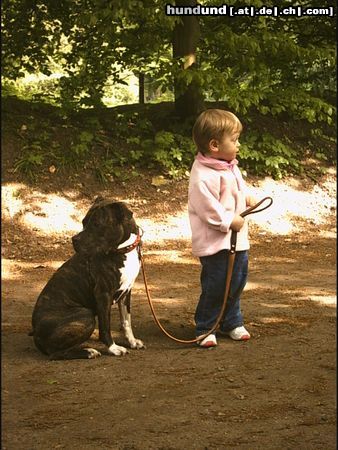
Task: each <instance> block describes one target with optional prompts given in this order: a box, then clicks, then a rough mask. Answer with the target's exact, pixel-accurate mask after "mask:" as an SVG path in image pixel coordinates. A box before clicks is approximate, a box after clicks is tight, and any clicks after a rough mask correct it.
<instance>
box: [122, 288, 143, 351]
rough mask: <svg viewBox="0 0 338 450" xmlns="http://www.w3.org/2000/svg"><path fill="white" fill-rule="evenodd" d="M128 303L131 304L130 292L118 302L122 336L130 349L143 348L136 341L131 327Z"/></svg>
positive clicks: (140, 342) (137, 340) (138, 341)
mask: <svg viewBox="0 0 338 450" xmlns="http://www.w3.org/2000/svg"><path fill="white" fill-rule="evenodd" d="M130 303H131V291H129V292H128V293H127V295H126V296H125V297H123V298H122V299H121V300H120V301H119V311H120V320H121V327H122V330H123V331H124V335H125V337H126V339H127V340H128V342H129V345H130V348H137V349H139V348H145V345H144V343H143V342H142V341H141V340H140V339H136V338H135V336H134V333H133V329H132V326H131V314H130Z"/></svg>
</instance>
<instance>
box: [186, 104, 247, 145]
mask: <svg viewBox="0 0 338 450" xmlns="http://www.w3.org/2000/svg"><path fill="white" fill-rule="evenodd" d="M242 128H243V127H242V124H241V122H240V120H239V119H238V117H236V116H235V114H233V113H232V112H230V111H224V110H223V109H207V110H205V111H203V112H202V113H201V114H200V115H199V116H198V117H197V119H196V122H195V124H194V127H193V129H192V137H193V140H194V142H195V144H196V147H197V149H198V151H199V152H201V153H203V154H205V153H207V152H208V146H209V142H210V141H211V140H212V139H216V140H221V139H222V138H223V136H224V135H227V134H234V133H240V132H241V131H242Z"/></svg>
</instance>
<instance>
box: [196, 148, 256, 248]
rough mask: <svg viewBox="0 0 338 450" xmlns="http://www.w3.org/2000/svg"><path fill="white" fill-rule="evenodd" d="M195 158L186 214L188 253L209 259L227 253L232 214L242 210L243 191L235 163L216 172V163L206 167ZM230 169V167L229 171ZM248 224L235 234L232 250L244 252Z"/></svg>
mask: <svg viewBox="0 0 338 450" xmlns="http://www.w3.org/2000/svg"><path fill="white" fill-rule="evenodd" d="M199 159H200V160H201V159H203V157H202V158H199V155H198V156H197V158H196V159H195V161H194V164H193V166H192V169H191V173H190V181H189V194H188V213H189V220H190V227H191V232H192V253H193V254H194V255H195V256H208V255H213V254H215V253H217V252H219V251H220V250H224V249H227V250H229V249H230V235H231V230H230V224H231V222H232V220H233V218H234V216H235V213H236V214H240V213H242V212H243V211H244V210H245V209H246V196H247V188H246V185H245V182H244V180H243V177H242V175H241V173H240V170H239V169H238V167H237V165H236V164H237V161H236V160H234V161H232V162H231V163H230V164H229V163H225V162H223V163H225V164H226V165H227V166H229V168H225V169H224V168H222V169H220V165H221V162H220V161H218V160H217V159H215V160H214V162H213V161H210V159H212V158H207V159H208V163H207V164H208V165H205V164H204V163H202V162H200V161H199ZM231 166H232V167H231ZM249 247H250V244H249V239H248V224H247V221H246V220H245V223H244V225H243V227H242V228H241V230H240V231H239V232H238V233H237V245H236V250H248V249H249Z"/></svg>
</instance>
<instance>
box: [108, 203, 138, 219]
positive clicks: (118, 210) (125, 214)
mask: <svg viewBox="0 0 338 450" xmlns="http://www.w3.org/2000/svg"><path fill="white" fill-rule="evenodd" d="M112 207H113V208H114V214H115V217H116V219H117V220H118V222H122V221H123V220H124V219H125V218H127V219H130V218H131V217H132V216H133V213H132V212H131V211H130V209H128V207H127V205H126V204H125V203H122V202H116V203H113V204H112Z"/></svg>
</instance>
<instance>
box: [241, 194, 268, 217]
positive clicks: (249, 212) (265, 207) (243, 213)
mask: <svg viewBox="0 0 338 450" xmlns="http://www.w3.org/2000/svg"><path fill="white" fill-rule="evenodd" d="M266 200H268V201H269V204H268V205H266V206H264V207H263V208H260V209H257V210H256V211H255V209H256V208H258V206H260V205H261V204H262V203H264V202H265V201H266ZM272 203H273V200H272V198H271V197H264V198H262V200H260V201H259V202H258V203H256V204H255V205H254V206H251V207H250V208H248V209H246V210H245V211H243V212H242V213H241V214H240V216H242V217H245V216H248V215H249V214H256V213H258V212H261V211H264V209H267V208H269V207H270V206H271V205H272Z"/></svg>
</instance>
